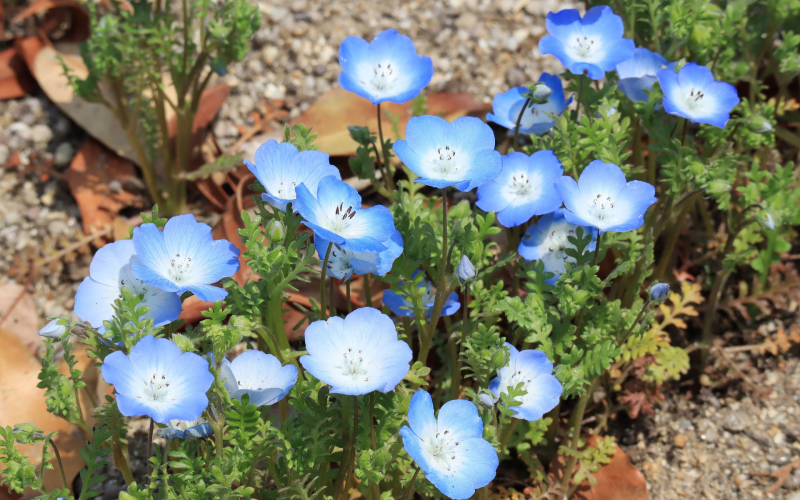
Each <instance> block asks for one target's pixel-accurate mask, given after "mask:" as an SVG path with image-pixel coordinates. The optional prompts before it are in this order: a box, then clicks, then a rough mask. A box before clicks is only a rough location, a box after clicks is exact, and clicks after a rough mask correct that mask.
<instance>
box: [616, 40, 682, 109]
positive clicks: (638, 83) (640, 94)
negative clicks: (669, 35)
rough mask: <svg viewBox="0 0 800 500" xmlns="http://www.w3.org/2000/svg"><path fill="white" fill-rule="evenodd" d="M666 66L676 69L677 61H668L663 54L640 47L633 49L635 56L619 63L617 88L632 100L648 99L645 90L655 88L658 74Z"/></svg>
mask: <svg viewBox="0 0 800 500" xmlns="http://www.w3.org/2000/svg"><path fill="white" fill-rule="evenodd" d="M664 68H670V69H674V68H675V63H669V62H667V60H666V59H664V57H663V56H662V55H661V54H657V53H655V52H650V51H649V50H647V49H645V48H642V47H639V48H637V49H636V50H634V51H633V57H631V58H630V59H628V60H627V61H623V62H621V63H619V64H617V75H618V76H619V81H618V82H617V88H619V90H621V91H622V93H623V94H625V95H626V96H628V99H630V100H631V101H647V99H648V97H647V93H646V92H645V90H647V91H650V90H652V89H653V84H654V83H655V82H656V80H657V78H656V74H658V72H659V71H661V70H662V69H664Z"/></svg>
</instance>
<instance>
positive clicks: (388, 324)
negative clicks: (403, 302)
mask: <svg viewBox="0 0 800 500" xmlns="http://www.w3.org/2000/svg"><path fill="white" fill-rule="evenodd" d="M305 340H306V350H307V351H308V354H307V355H305V356H302V357H301V358H300V363H301V364H302V365H303V368H305V369H306V370H308V372H309V373H311V375H313V376H314V377H316V378H317V379H319V380H321V381H322V382H324V383H326V384H328V385H330V386H331V392H333V393H335V394H349V395H351V396H357V395H361V394H369V393H370V392H372V391H380V392H389V391H391V390H393V389H394V388H395V387H396V386H397V384H399V383H400V381H401V380H403V377H405V376H406V373H408V368H409V363H410V362H411V348H410V347H408V344H407V343H405V342H403V341H402V340H398V339H397V330H396V329H395V326H394V323H393V322H392V320H391V319H390V318H389V316H387V315H385V314H383V313H382V312H380V311H378V310H377V309H373V308H372V307H363V308H361V309H356V310H355V311H353V312H351V313H350V314H348V315H347V316H346V317H345V318H344V319H342V318H339V317H333V318H328V319H327V320H326V321H315V322H313V323H311V324H310V325H308V328H306V339H305Z"/></svg>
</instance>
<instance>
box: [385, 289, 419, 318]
mask: <svg viewBox="0 0 800 500" xmlns="http://www.w3.org/2000/svg"><path fill="white" fill-rule="evenodd" d="M383 305H385V306H386V307H388V308H389V310H390V311H392V312H393V313H395V314H396V315H398V316H401V317H411V316H413V315H414V310H413V309H412V308H411V303H410V302H408V301H407V300H406V299H404V298H403V297H402V296H401V295H399V294H398V293H396V292H394V291H392V290H384V292H383Z"/></svg>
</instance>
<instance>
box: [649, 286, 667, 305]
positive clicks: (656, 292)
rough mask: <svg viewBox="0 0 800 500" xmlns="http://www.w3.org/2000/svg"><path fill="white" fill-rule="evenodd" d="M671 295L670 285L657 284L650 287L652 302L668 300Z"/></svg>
mask: <svg viewBox="0 0 800 500" xmlns="http://www.w3.org/2000/svg"><path fill="white" fill-rule="evenodd" d="M668 295H669V285H668V284H666V283H656V284H654V285H653V286H651V287H650V300H652V301H654V302H657V301H661V300H664V299H666V298H667V296H668Z"/></svg>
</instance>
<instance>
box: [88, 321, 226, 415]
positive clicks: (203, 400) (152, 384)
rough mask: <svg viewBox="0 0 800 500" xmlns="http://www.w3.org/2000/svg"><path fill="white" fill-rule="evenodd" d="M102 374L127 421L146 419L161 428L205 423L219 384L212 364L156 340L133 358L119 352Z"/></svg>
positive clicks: (142, 343)
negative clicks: (178, 423)
mask: <svg viewBox="0 0 800 500" xmlns="http://www.w3.org/2000/svg"><path fill="white" fill-rule="evenodd" d="M100 372H101V373H102V375H103V379H104V380H105V381H106V382H108V383H109V384H113V385H114V392H115V394H116V396H117V406H119V411H120V412H121V413H122V414H123V415H125V416H126V417H138V416H142V415H146V416H148V417H151V418H152V419H153V420H155V421H156V422H158V423H159V424H165V423H167V422H169V421H170V420H190V421H191V420H197V419H198V418H200V415H202V414H203V411H204V410H205V409H206V407H208V398H207V397H206V392H207V391H208V389H209V388H210V387H211V384H212V383H213V382H214V375H212V374H211V372H210V371H209V370H208V361H207V360H206V358H204V357H202V356H198V355H197V354H195V353H193V352H183V351H181V348H180V347H178V346H177V345H175V344H174V343H172V342H171V341H169V340H167V339H156V338H155V337H153V336H152V335H147V336H145V337H142V339H141V340H139V342H137V343H136V345H135V346H133V349H131V352H130V354H129V355H126V354H125V353H124V352H122V351H116V352H112V353H111V354H109V355H108V356H106V359H104V360H103V365H102V366H101V368H100Z"/></svg>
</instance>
